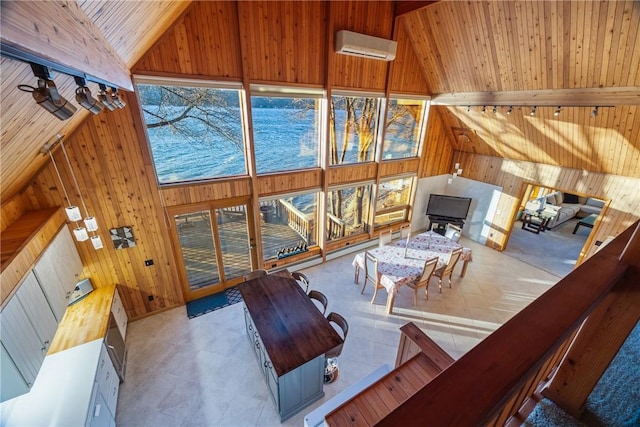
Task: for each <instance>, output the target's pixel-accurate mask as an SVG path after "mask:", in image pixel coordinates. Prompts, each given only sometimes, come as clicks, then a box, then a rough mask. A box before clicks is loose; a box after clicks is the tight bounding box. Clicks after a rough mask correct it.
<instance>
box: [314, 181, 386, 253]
mask: <svg viewBox="0 0 640 427" xmlns="http://www.w3.org/2000/svg"><path fill="white" fill-rule="evenodd" d="M360 186H369V209H368V210H367V211H366V212H364V211H363V216H366V220H363V224H365V229H364V230H361V231H359V232H357V233H353V234H349V235H346V236H343V237H338V238H335V239H331V238H329V236H327V232H328V230H327V228H326V222H327V221H325V224H323V225H324V226H325V229H324V230H323V231H324V233H325V237H326V241H327V242H337V241H340V240H342V239H349V238H353V237H356V236H359V235H362V234H368V233H369V230H371V229H372V227H373V224H372V220H373V215H372V214H373V209H374V204H375V200H374V193H375V190H376V188H375V186H376V182H375V181H374V180H367V181H356V182H346V183H341V184H336V185H332V186H329V187H328V188H327V197H326V198H327V206H326V207H325V211H326V218H327V219H328V218H329V215H333V214H331V213H330V212H329V206H328V205H329V193H330V192H332V191H337V190H343V189H347V188H349V189H350V188H355V187H360Z"/></svg>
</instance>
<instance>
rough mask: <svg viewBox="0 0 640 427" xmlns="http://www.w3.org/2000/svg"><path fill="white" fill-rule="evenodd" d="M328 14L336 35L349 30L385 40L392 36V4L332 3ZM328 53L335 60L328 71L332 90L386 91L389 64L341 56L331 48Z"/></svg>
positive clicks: (332, 29) (370, 2)
mask: <svg viewBox="0 0 640 427" xmlns="http://www.w3.org/2000/svg"><path fill="white" fill-rule="evenodd" d="M329 10H330V14H329V19H330V25H329V28H330V31H332V32H333V34H335V33H336V32H337V31H339V30H349V31H354V32H357V33H363V34H368V35H371V36H375V37H382V38H385V39H390V38H391V36H392V33H391V30H392V24H393V2H392V1H367V2H359V1H339V2H329ZM328 50H329V55H331V56H332V62H331V69H330V70H329V77H330V82H329V84H330V85H331V86H334V87H343V88H358V89H365V90H376V91H384V90H385V87H386V79H387V67H388V62H386V61H379V60H375V59H367V58H358V57H355V56H347V55H340V54H337V53H335V47H334V46H329V49H328Z"/></svg>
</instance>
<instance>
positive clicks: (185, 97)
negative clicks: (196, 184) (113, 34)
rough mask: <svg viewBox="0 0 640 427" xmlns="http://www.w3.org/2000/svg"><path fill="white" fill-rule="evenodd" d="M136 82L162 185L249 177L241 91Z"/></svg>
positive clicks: (138, 80) (209, 86)
mask: <svg viewBox="0 0 640 427" xmlns="http://www.w3.org/2000/svg"><path fill="white" fill-rule="evenodd" d="M137 83H138V84H137V86H138V93H139V94H140V102H141V104H142V110H143V113H144V121H145V123H146V125H147V132H148V134H149V142H150V143H151V152H152V154H153V160H154V164H155V168H156V174H157V176H158V181H159V182H160V183H161V184H166V183H172V182H179V181H190V180H202V179H210V178H219V177H225V176H232V175H243V174H246V173H247V169H246V161H245V151H244V142H243V141H244V138H243V133H242V129H243V126H242V118H241V117H242V115H241V111H240V95H241V90H240V88H239V87H238V88H226V87H212V85H207V86H203V85H199V83H197V84H196V83H193V82H189V83H184V84H182V83H181V82H179V81H171V82H161V81H157V80H155V79H150V78H143V79H137Z"/></svg>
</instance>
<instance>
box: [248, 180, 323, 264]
mask: <svg viewBox="0 0 640 427" xmlns="http://www.w3.org/2000/svg"><path fill="white" fill-rule="evenodd" d="M319 194H320V193H319V192H317V191H316V192H307V193H300V194H287V195H281V196H277V197H265V198H261V199H260V217H261V218H260V222H261V227H260V229H261V230H262V256H263V258H264V259H272V258H278V257H280V258H282V257H286V256H287V255H289V254H291V253H293V252H297V251H298V250H304V249H306V248H308V247H309V246H313V245H316V244H317V239H318V236H317V234H318V227H317V224H318V197H319Z"/></svg>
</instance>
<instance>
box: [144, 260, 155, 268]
mask: <svg viewBox="0 0 640 427" xmlns="http://www.w3.org/2000/svg"><path fill="white" fill-rule="evenodd" d="M144 265H145V266H147V267H149V266H150V265H153V260H152V259H145V260H144Z"/></svg>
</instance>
